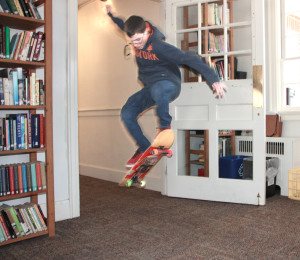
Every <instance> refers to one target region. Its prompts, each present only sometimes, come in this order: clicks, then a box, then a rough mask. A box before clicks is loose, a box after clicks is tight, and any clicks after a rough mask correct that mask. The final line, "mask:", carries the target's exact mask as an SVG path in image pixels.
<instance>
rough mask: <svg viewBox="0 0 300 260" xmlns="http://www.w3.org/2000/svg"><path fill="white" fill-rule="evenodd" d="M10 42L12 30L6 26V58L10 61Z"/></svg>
mask: <svg viewBox="0 0 300 260" xmlns="http://www.w3.org/2000/svg"><path fill="white" fill-rule="evenodd" d="M9 41H10V29H9V27H8V26H5V58H6V59H9V56H10V54H9V43H10V42H9Z"/></svg>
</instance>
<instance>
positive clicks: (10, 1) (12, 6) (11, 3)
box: [6, 0, 19, 14]
mask: <svg viewBox="0 0 300 260" xmlns="http://www.w3.org/2000/svg"><path fill="white" fill-rule="evenodd" d="M6 2H7V5H8V6H9V9H10V10H11V13H13V14H19V12H18V9H17V7H16V4H15V2H14V0H6Z"/></svg>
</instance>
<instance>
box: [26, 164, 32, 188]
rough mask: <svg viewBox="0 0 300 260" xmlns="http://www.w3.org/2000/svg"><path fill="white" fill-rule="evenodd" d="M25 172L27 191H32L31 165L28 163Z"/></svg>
mask: <svg viewBox="0 0 300 260" xmlns="http://www.w3.org/2000/svg"><path fill="white" fill-rule="evenodd" d="M26 173H27V187H28V191H29V192H30V191H32V181H31V166H30V164H29V163H26Z"/></svg>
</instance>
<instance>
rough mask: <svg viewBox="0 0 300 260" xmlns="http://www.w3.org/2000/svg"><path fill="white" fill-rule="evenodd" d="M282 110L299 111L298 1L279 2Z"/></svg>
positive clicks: (299, 26)
mask: <svg viewBox="0 0 300 260" xmlns="http://www.w3.org/2000/svg"><path fill="white" fill-rule="evenodd" d="M281 87H282V92H281V93H282V99H281V106H282V110H290V111H293V110H300V1H294V0H281Z"/></svg>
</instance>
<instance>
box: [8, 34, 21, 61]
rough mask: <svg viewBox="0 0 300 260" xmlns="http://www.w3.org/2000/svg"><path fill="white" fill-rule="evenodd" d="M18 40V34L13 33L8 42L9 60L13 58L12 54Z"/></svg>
mask: <svg viewBox="0 0 300 260" xmlns="http://www.w3.org/2000/svg"><path fill="white" fill-rule="evenodd" d="M18 39H19V34H18V33H15V34H14V35H13V36H12V38H11V41H10V44H9V47H10V50H9V58H10V59H12V57H13V53H14V51H15V49H16V46H17V43H18Z"/></svg>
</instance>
